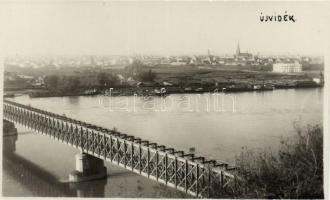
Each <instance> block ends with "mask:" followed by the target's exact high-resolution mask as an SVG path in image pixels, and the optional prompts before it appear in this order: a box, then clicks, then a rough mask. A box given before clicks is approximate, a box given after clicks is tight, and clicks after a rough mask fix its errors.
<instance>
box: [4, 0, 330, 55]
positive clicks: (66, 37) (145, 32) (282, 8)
mask: <svg viewBox="0 0 330 200" xmlns="http://www.w3.org/2000/svg"><path fill="white" fill-rule="evenodd" d="M0 9H1V13H2V14H1V20H2V23H1V24H4V26H3V30H4V32H3V33H2V36H1V37H2V38H3V41H4V48H3V49H2V50H3V51H4V52H3V53H4V55H8V54H9V55H15V54H18V55H134V54H144V55H148V54H151V55H193V54H207V52H208V50H210V51H211V53H214V54H218V55H221V54H234V53H235V52H236V47H237V43H238V42H239V44H240V50H241V52H243V53H245V52H249V53H252V54H258V53H260V54H281V55H283V54H291V55H297V54H299V55H322V54H323V52H324V43H325V41H324V40H325V38H326V37H325V35H326V32H325V24H326V9H327V8H326V6H324V4H322V2H319V3H314V4H310V3H308V2H306V3H304V2H271V3H263V2H139V3H138V2H107V1H102V2H72V1H71V2H68V3H67V2H60V1H59V2H47V3H46V2H37V1H35V2H34V1H31V2H29V1H26V2H20V3H19V2H13V3H11V2H5V3H2V4H1V6H0ZM284 12H287V13H288V14H292V15H294V16H295V18H296V19H297V21H296V22H295V23H292V22H290V23H289V22H288V23H280V22H269V23H265V22H261V21H260V15H262V14H261V13H263V15H265V14H269V15H275V14H283V13H284Z"/></svg>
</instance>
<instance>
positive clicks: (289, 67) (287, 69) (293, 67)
mask: <svg viewBox="0 0 330 200" xmlns="http://www.w3.org/2000/svg"><path fill="white" fill-rule="evenodd" d="M301 71H302V65H301V64H300V63H299V62H297V61H296V62H294V63H282V62H281V63H274V64H273V72H280V73H291V72H301Z"/></svg>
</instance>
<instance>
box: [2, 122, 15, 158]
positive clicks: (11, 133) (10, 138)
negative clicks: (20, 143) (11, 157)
mask: <svg viewBox="0 0 330 200" xmlns="http://www.w3.org/2000/svg"><path fill="white" fill-rule="evenodd" d="M2 136H3V140H2V142H3V143H2V144H3V146H2V151H3V152H4V153H14V152H15V151H16V141H17V138H18V133H17V129H16V128H15V124H14V123H12V122H10V121H7V120H5V119H4V120H3V135H2Z"/></svg>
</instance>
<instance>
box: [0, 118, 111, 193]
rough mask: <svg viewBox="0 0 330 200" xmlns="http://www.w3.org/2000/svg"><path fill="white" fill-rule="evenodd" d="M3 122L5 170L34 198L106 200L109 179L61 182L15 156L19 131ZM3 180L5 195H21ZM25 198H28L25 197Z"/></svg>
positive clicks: (31, 163)
mask: <svg viewBox="0 0 330 200" xmlns="http://www.w3.org/2000/svg"><path fill="white" fill-rule="evenodd" d="M8 123H9V122H6V121H4V124H7V125H4V126H6V127H9V128H7V129H5V128H4V132H3V160H2V162H3V171H4V172H5V174H6V176H10V178H11V179H13V180H14V181H16V182H19V183H20V187H24V188H26V189H27V190H28V191H29V192H30V193H32V194H33V196H40V197H60V196H61V197H104V194H105V185H106V184H107V179H102V180H96V181H90V182H85V183H68V182H60V181H59V180H58V179H57V177H55V176H54V175H53V174H51V173H50V172H48V171H47V170H46V169H44V168H42V167H40V166H38V165H36V164H35V163H33V162H31V161H29V160H27V159H26V158H24V157H22V156H20V155H18V154H16V153H15V150H16V141H17V136H18V133H17V129H16V128H14V127H13V126H12V124H11V123H9V124H8ZM4 182H5V181H4V179H3V184H2V185H3V186H4V187H3V195H4V196H19V195H18V194H17V193H16V191H15V190H11V189H10V188H7V187H6V186H5V185H6V184H5V183H4ZM24 196H26V195H24Z"/></svg>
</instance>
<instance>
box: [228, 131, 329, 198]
mask: <svg viewBox="0 0 330 200" xmlns="http://www.w3.org/2000/svg"><path fill="white" fill-rule="evenodd" d="M295 129H296V134H295V135H294V136H293V137H292V138H286V139H283V140H282V141H281V148H280V150H279V151H277V152H271V151H270V150H264V151H255V150H251V149H247V148H246V147H244V148H242V151H241V154H240V155H237V156H236V167H237V169H238V171H237V173H238V176H239V177H240V179H239V180H238V181H237V183H238V185H239V186H238V187H236V188H235V189H233V194H235V196H237V197H239V198H262V199H265V198H272V199H274V198H275V199H283V198H284V199H299V198H304V199H323V198H324V193H323V129H322V127H321V125H308V126H307V127H306V128H300V127H296V126H295Z"/></svg>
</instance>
